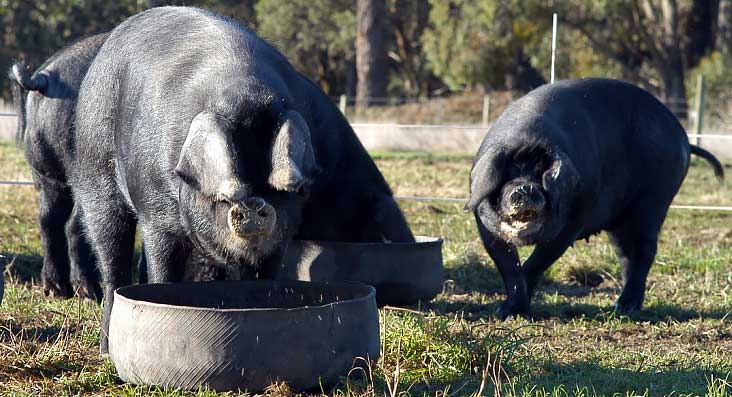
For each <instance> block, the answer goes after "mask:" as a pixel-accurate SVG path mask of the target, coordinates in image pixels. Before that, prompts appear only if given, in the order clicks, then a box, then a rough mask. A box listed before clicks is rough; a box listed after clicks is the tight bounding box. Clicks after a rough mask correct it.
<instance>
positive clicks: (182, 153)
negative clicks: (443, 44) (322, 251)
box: [71, 7, 413, 352]
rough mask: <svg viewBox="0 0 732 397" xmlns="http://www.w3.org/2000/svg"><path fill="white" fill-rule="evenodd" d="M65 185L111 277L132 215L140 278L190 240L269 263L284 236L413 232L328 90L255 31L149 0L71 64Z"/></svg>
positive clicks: (170, 266) (176, 256) (127, 249)
mask: <svg viewBox="0 0 732 397" xmlns="http://www.w3.org/2000/svg"><path fill="white" fill-rule="evenodd" d="M76 125H77V129H76V136H75V152H74V153H75V158H74V167H73V170H72V178H71V181H72V186H73V188H74V193H75V197H76V199H77V201H78V202H79V203H81V206H82V208H83V217H84V225H85V227H86V231H87V233H88V237H89V239H90V241H91V242H92V245H93V247H94V249H95V253H96V254H97V258H98V262H99V266H100V269H101V272H102V284H103V292H104V299H105V300H104V302H105V305H104V317H103V323H102V332H101V350H102V352H105V351H106V350H107V337H106V336H107V330H108V326H109V314H110V311H111V308H112V304H113V291H114V289H115V288H118V287H120V286H123V285H126V284H129V283H130V266H131V263H130V262H131V259H132V246H133V239H134V231H135V226H136V224H138V223H139V225H140V229H141V235H142V240H143V243H144V245H145V255H146V258H147V264H148V269H149V275H148V277H149V279H150V281H151V282H156V283H158V282H166V281H176V280H180V278H181V276H182V274H183V270H184V269H183V264H184V262H185V259H186V258H187V257H189V255H190V253H191V252H192V251H193V250H195V251H196V252H198V253H200V254H202V255H204V256H206V257H209V258H211V259H213V260H215V261H218V262H224V263H227V264H232V265H235V266H244V267H249V268H251V267H252V266H257V267H258V269H259V272H260V276H263V277H266V276H268V275H270V274H273V273H274V271H275V268H276V266H278V265H280V264H281V257H282V254H283V251H284V249H285V248H286V245H287V241H288V240H289V239H291V238H292V237H293V236H297V237H299V238H307V239H320V240H336V239H337V240H344V241H384V240H390V241H413V237H412V234H411V232H410V230H409V228H408V227H407V224H406V222H405V220H404V217H403V215H402V214H401V212H400V211H399V208H398V207H397V205H396V203H395V201H394V199H393V197H392V193H391V191H390V189H389V187H388V185H387V183H386V182H385V180H384V178H383V177H382V175H381V174H380V172H379V171H378V169H377V168H376V166H375V165H374V163H373V161H372V160H371V158H370V157H369V155H368V153H367V152H366V151H365V150H364V148H363V147H362V146H361V144H360V142H359V141H358V139H357V138H356V136H355V134H354V133H353V131H352V129H351V128H350V126H349V125H348V123H347V121H346V120H345V119H344V118H343V116H342V115H341V114H340V112H339V111H338V109H337V108H336V107H335V106H334V104H333V103H331V101H330V99H329V98H328V97H327V96H326V95H325V94H324V93H323V92H322V91H320V89H318V88H317V87H316V86H315V85H314V84H313V83H312V82H310V81H309V80H308V79H307V78H305V77H304V76H302V75H301V74H299V73H298V72H296V71H295V70H294V69H293V68H292V66H291V65H290V64H289V63H288V61H287V60H286V59H285V58H284V56H282V55H281V54H280V53H279V52H278V51H277V50H275V49H274V48H273V47H271V46H270V45H268V44H267V43H266V42H264V41H263V40H262V39H260V38H258V37H257V36H256V35H255V34H254V33H253V32H251V31H249V30H247V29H246V28H244V27H242V26H240V25H237V24H236V23H234V22H232V21H229V20H226V19H223V18H220V17H218V16H215V15H213V14H210V13H208V12H205V11H202V10H199V9H195V8H186V7H160V8H154V9H151V10H148V11H146V12H143V13H141V14H138V15H136V16H133V17H131V18H129V19H127V20H126V21H125V22H123V23H122V24H120V25H119V26H118V27H117V28H115V29H114V30H113V31H112V32H111V34H110V36H109V38H108V39H107V40H106V42H105V43H104V45H103V47H102V48H101V50H100V51H99V54H98V55H97V57H96V58H95V60H94V62H93V63H92V65H91V67H90V68H89V71H88V73H87V75H86V77H85V78H84V81H83V83H82V86H81V89H80V93H79V103H78V111H77V113H76Z"/></svg>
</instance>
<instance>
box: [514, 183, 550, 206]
mask: <svg viewBox="0 0 732 397" xmlns="http://www.w3.org/2000/svg"><path fill="white" fill-rule="evenodd" d="M509 199H510V200H511V204H513V205H514V206H517V207H531V208H534V209H540V208H542V207H543V206H544V195H543V194H541V192H540V191H539V189H537V188H536V187H534V186H533V185H530V184H526V185H520V186H518V187H516V188H515V189H514V190H513V191H512V192H511V194H510V195H509Z"/></svg>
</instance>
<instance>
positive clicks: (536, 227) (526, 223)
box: [499, 211, 543, 239]
mask: <svg viewBox="0 0 732 397" xmlns="http://www.w3.org/2000/svg"><path fill="white" fill-rule="evenodd" d="M542 226H543V222H542V221H541V214H540V213H539V212H537V211H522V212H519V213H513V214H509V215H508V216H507V217H505V218H504V220H502V221H501V222H500V224H499V227H500V231H501V233H502V234H503V235H505V236H506V237H509V238H510V239H523V238H526V237H528V236H530V235H532V234H534V233H536V232H538V231H540V230H541V228H542Z"/></svg>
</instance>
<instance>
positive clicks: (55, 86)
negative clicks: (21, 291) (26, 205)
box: [10, 34, 107, 298]
mask: <svg viewBox="0 0 732 397" xmlns="http://www.w3.org/2000/svg"><path fill="white" fill-rule="evenodd" d="M106 37H107V35H106V34H100V35H96V36H92V37H89V38H86V39H83V40H81V41H78V42H76V43H75V44H72V45H70V46H68V47H66V48H64V49H62V50H61V51H59V52H57V53H56V54H54V55H53V56H52V57H50V58H49V59H48V61H46V62H45V63H44V64H43V65H42V66H41V67H40V68H38V70H36V72H35V73H34V74H33V75H31V73H30V71H29V70H28V69H27V68H26V67H25V65H23V64H16V65H14V66H13V68H12V70H11V73H10V78H11V79H12V80H14V81H15V83H16V85H15V87H14V91H15V92H14V93H15V100H16V104H17V105H18V113H19V115H20V116H19V120H18V133H17V139H18V143H19V144H20V145H21V146H22V147H23V150H24V152H25V157H26V159H27V161H28V164H29V165H30V168H31V173H32V176H33V181H34V183H35V186H36V189H37V190H38V192H39V225H40V232H41V241H42V243H43V249H44V257H43V268H42V271H41V282H42V284H43V288H44V291H45V292H46V293H47V294H50V295H53V296H59V297H70V296H71V295H73V294H74V292H76V293H77V294H78V295H80V296H82V297H88V298H97V297H101V290H100V288H99V277H98V275H97V272H96V269H95V266H94V258H93V255H92V251H91V248H90V246H89V244H88V242H87V241H86V239H85V238H84V237H83V235H82V233H81V224H80V221H81V213H80V211H81V208H80V207H79V205H78V204H77V203H76V202H75V201H74V197H73V194H72V190H71V187H70V186H69V183H68V176H69V171H70V169H69V168H70V167H71V158H70V153H71V150H72V144H73V135H74V133H73V120H74V112H75V110H76V100H77V94H78V89H79V87H80V86H81V82H82V80H83V78H84V76H85V75H86V71H87V69H88V68H89V65H90V64H91V62H92V60H93V59H94V56H96V54H97V52H98V51H99V49H100V48H101V46H102V44H103V43H104V40H105V38H106Z"/></svg>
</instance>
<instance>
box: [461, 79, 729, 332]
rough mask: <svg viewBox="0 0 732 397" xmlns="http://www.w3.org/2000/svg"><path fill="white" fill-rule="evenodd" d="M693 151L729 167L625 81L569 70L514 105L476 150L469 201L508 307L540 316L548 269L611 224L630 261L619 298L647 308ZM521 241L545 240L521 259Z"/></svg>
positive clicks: (504, 311) (623, 307) (624, 305)
mask: <svg viewBox="0 0 732 397" xmlns="http://www.w3.org/2000/svg"><path fill="white" fill-rule="evenodd" d="M691 153H694V154H698V155H701V156H702V157H705V158H706V159H707V160H709V161H710V162H711V163H712V165H713V166H714V167H715V173H716V174H717V176H718V177H720V178H721V177H722V173H723V171H722V168H721V165H720V163H719V162H718V161H717V160H716V158H714V157H713V156H712V155H711V154H709V153H708V152H706V151H704V150H703V149H700V148H698V147H695V146H692V145H689V142H688V138H687V136H686V133H685V131H684V129H683V128H682V126H681V125H680V124H679V122H678V120H677V119H676V117H675V116H674V115H673V114H672V113H671V112H670V111H669V110H668V109H667V108H666V107H665V106H664V105H663V104H662V103H660V102H659V101H658V100H656V99H655V98H654V97H653V96H652V95H651V94H649V93H647V92H645V91H643V90H641V89H640V88H638V87H635V86H633V85H631V84H627V83H623V82H620V81H614V80H607V79H582V80H568V81H562V82H559V83H556V84H552V85H545V86H543V87H540V88H538V89H536V90H534V91H532V92H530V93H529V94H527V95H526V96H524V97H523V98H521V99H519V100H518V101H516V102H515V103H513V104H512V105H511V106H509V107H508V109H506V111H505V112H504V113H503V114H502V115H501V116H500V118H499V119H498V120H497V121H496V122H495V123H494V125H493V126H492V127H491V129H490V131H489V133H488V135H487V136H486V138H485V140H484V141H483V143H482V144H481V146H480V149H479V150H478V153H477V155H476V157H475V160H474V162H473V169H472V171H471V176H470V200H469V203H468V205H467V206H466V208H468V209H470V210H472V211H473V212H474V214H475V218H476V221H477V224H478V230H479V232H480V236H481V239H482V240H483V244H484V246H485V248H486V250H487V251H488V253H489V255H490V256H491V258H492V259H493V261H494V262H495V263H496V266H497V267H498V270H499V272H500V274H501V276H502V278H503V281H504V284H505V287H506V293H507V299H506V301H505V302H504V303H503V305H502V306H501V307H500V308H499V313H500V315H501V316H502V317H503V318H505V317H507V316H511V315H521V316H527V317H528V316H530V308H529V302H530V299H531V296H532V295H533V293H534V291H535V289H536V286H537V283H538V281H539V279H540V277H541V274H542V273H543V272H544V271H545V270H546V269H547V268H548V267H549V266H551V264H552V263H554V261H556V260H557V259H558V258H559V257H560V256H561V255H562V254H563V253H564V252H565V250H566V249H567V248H568V247H570V246H571V245H572V244H573V243H574V241H575V240H578V239H584V238H587V237H589V236H591V235H593V234H597V233H599V232H600V231H603V230H604V231H607V232H608V234H609V236H610V240H611V242H612V244H613V246H614V248H615V250H616V253H617V255H618V258H619V259H620V262H621V264H622V266H623V276H624V281H625V285H624V287H623V291H622V293H621V295H620V297H619V299H618V303H617V308H618V309H619V310H620V311H621V312H624V313H630V312H633V311H635V310H639V309H640V308H641V305H642V303H643V299H644V292H645V285H646V277H647V275H648V272H649V270H650V267H651V264H652V263H653V260H654V257H655V254H656V246H657V243H658V235H659V232H660V230H661V226H662V225H663V221H664V219H665V217H666V212H667V211H668V208H669V205H670V204H671V201H672V200H673V198H674V196H675V195H676V193H677V192H678V190H679V187H680V186H681V183H682V182H683V180H684V177H685V175H686V172H687V169H688V166H689V156H690V154H691ZM522 245H535V249H534V251H533V253H532V254H531V255H530V256H529V258H528V259H527V260H526V261H525V262H524V263H523V265H522V266H521V264H520V259H519V256H518V252H517V248H516V247H517V246H522Z"/></svg>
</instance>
